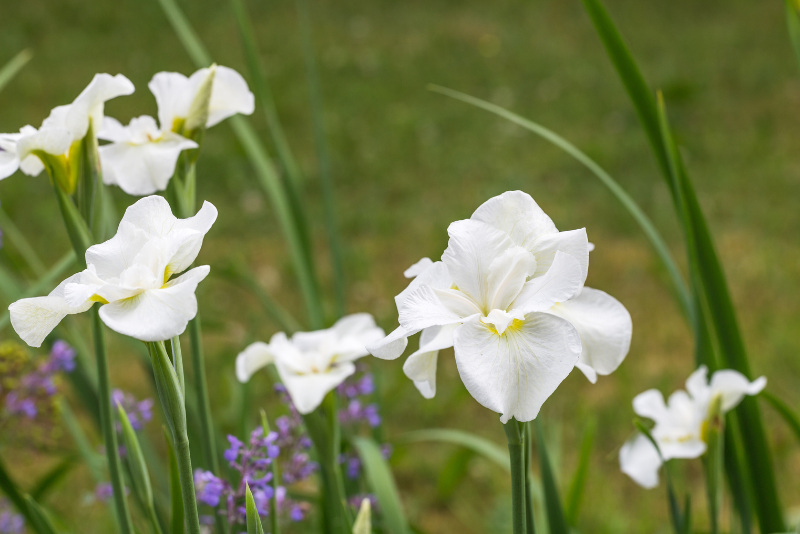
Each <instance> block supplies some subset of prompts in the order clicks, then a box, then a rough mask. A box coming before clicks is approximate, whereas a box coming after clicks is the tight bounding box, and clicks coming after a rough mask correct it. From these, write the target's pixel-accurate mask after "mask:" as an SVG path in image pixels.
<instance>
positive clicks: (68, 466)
mask: <svg viewBox="0 0 800 534" xmlns="http://www.w3.org/2000/svg"><path fill="white" fill-rule="evenodd" d="M75 463H76V462H75V456H74V455H69V456H67V457H65V458H64V459H63V460H61V461H60V462H58V463H57V464H56V465H55V466H54V467H53V468H52V469H50V470H49V471H48V472H47V473H45V474H44V475H43V476H42V477H41V478H40V479H39V480H37V481H36V483H35V484H34V485H33V488H31V493H30V495H31V497H33V498H34V499H35V500H37V501H40V500H42V498H44V497H45V495H47V494H48V493H49V492H50V491H52V490H53V488H54V487H55V486H56V485H58V483H59V482H61V481H62V480H64V477H66V476H67V474H68V473H69V472H70V471H71V470H72V468H73V467H75Z"/></svg>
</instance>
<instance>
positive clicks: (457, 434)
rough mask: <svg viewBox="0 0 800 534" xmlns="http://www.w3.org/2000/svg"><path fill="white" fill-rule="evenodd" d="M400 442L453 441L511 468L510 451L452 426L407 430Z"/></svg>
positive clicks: (508, 468)
mask: <svg viewBox="0 0 800 534" xmlns="http://www.w3.org/2000/svg"><path fill="white" fill-rule="evenodd" d="M397 441H398V442H399V443H416V442H418V441H439V442H444V443H451V444H453V445H458V446H460V447H466V448H467V449H471V450H472V451H474V452H476V453H477V454H479V455H481V456H483V457H484V458H486V459H488V460H490V461H492V462H494V463H495V464H497V465H499V466H500V467H502V468H503V469H505V470H506V471H509V470H510V469H511V467H510V464H509V460H508V451H507V450H506V448H505V447H501V446H500V445H497V444H496V443H494V442H492V441H489V440H488V439H486V438H482V437H481V436H476V435H475V434H470V433H469V432H464V431H462V430H455V429H451V428H431V429H426V430H415V431H413V432H406V433H405V434H402V435H401V436H399V437H398V438H397Z"/></svg>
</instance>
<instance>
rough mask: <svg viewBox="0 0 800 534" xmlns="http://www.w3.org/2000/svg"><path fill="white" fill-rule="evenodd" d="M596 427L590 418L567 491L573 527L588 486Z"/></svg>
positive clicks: (567, 509) (566, 512) (569, 514)
mask: <svg viewBox="0 0 800 534" xmlns="http://www.w3.org/2000/svg"><path fill="white" fill-rule="evenodd" d="M596 429H597V424H596V423H595V422H594V420H590V421H589V422H588V423H587V424H586V428H585V429H584V431H583V439H581V450H580V454H579V456H578V467H577V468H576V469H575V475H574V476H573V477H572V482H571V483H570V485H569V491H568V492H567V500H566V509H565V510H564V512H565V514H566V516H567V522H568V523H569V524H570V525H572V526H573V527H574V526H575V525H576V523H577V522H578V510H579V509H580V505H581V499H582V498H583V490H584V488H585V487H586V478H587V476H588V474H589V462H590V460H591V457H592V446H593V445H594V436H595V430H596Z"/></svg>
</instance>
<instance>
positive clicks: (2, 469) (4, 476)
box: [0, 458, 42, 534]
mask: <svg viewBox="0 0 800 534" xmlns="http://www.w3.org/2000/svg"><path fill="white" fill-rule="evenodd" d="M0 490H3V493H5V494H6V497H8V499H9V500H10V501H11V502H12V503H14V506H16V507H17V510H18V511H19V513H21V514H22V515H23V516H24V517H25V521H27V522H28V523H33V517H32V515H31V512H30V510H29V509H28V503H27V502H26V501H25V497H24V496H23V495H22V493H21V492H20V491H19V489H17V485H16V484H15V483H14V481H13V480H12V479H11V476H10V475H9V474H8V471H6V466H5V464H4V463H3V460H2V458H0ZM36 532H37V533H38V534H42V533H41V532H39V531H38V530H37V531H36Z"/></svg>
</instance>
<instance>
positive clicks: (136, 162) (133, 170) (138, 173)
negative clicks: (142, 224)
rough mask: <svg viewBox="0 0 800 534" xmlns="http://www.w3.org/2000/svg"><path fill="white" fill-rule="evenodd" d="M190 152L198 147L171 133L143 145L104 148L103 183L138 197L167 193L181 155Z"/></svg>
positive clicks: (121, 144) (124, 143) (101, 149)
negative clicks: (185, 151) (157, 192)
mask: <svg viewBox="0 0 800 534" xmlns="http://www.w3.org/2000/svg"><path fill="white" fill-rule="evenodd" d="M190 148H197V143H195V142H194V141H191V140H189V139H186V138H184V137H181V136H179V135H178V134H174V133H171V132H168V133H166V134H165V135H164V136H163V138H162V139H160V140H158V141H156V142H151V143H146V144H143V145H137V144H132V143H127V142H122V143H113V144H110V145H104V146H101V147H100V150H99V151H100V161H101V162H102V165H103V182H104V183H106V184H109V185H117V186H119V187H120V189H122V190H123V191H125V192H126V193H128V194H129V195H135V196H142V195H151V194H153V193H155V192H156V191H163V190H164V189H166V188H167V184H169V180H170V178H172V175H173V174H174V173H175V165H176V164H177V162H178V157H179V156H180V154H181V151H183V150H187V149H190Z"/></svg>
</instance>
